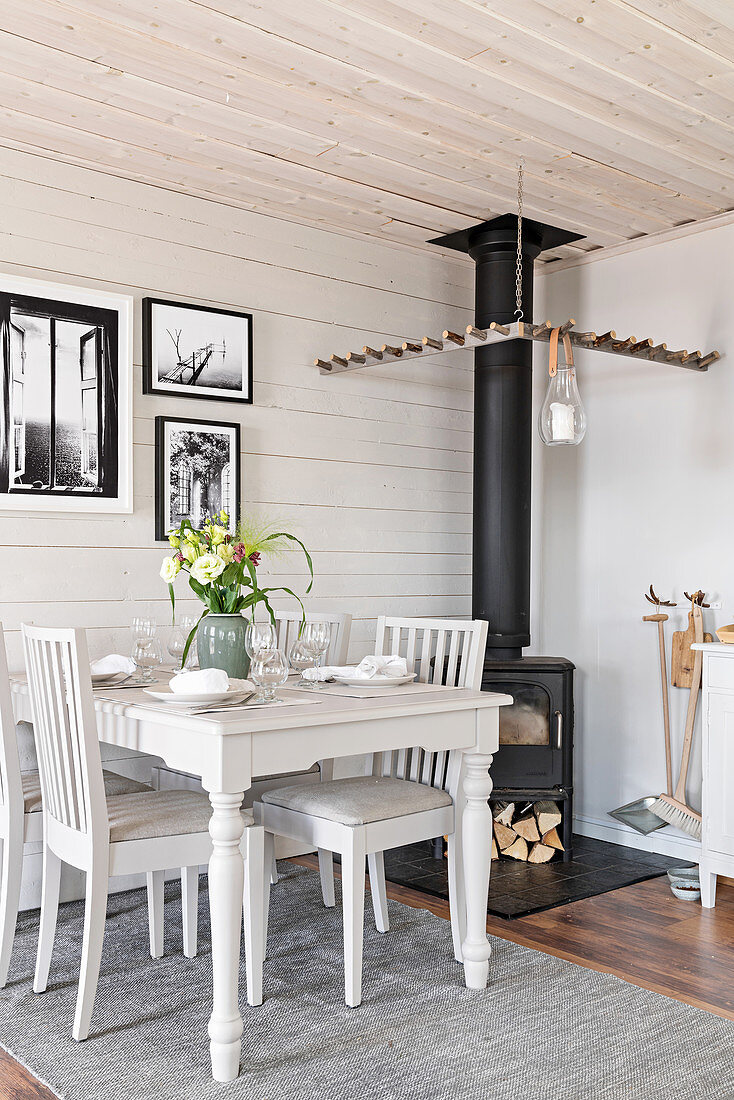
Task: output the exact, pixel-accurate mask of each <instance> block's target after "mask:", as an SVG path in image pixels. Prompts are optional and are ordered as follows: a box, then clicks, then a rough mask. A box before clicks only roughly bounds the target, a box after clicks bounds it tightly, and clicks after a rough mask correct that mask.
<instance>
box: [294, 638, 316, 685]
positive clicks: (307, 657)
mask: <svg viewBox="0 0 734 1100" xmlns="http://www.w3.org/2000/svg"><path fill="white" fill-rule="evenodd" d="M288 660H289V662H290V666H291V668H292V669H294V670H295V671H296V672H300V674H301V679H300V680H298V681H297V683H296V684H295V685H294V687H297V688H312V687H313V686H314V682H313V680H306V679H304V676H303V673H304V672H305V670H306V669H307V668H313V667H314V665H315V664H316V661H317V660H318V653H314V651H313V649H311V647H310V646H309V645H308V643H307V642H306V641H305V640H304V639H303V638H296V640H295V642H294V643H293V645H292V646H291V648H290V651H289V653H288Z"/></svg>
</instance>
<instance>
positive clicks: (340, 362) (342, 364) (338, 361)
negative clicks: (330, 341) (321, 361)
mask: <svg viewBox="0 0 734 1100" xmlns="http://www.w3.org/2000/svg"><path fill="white" fill-rule="evenodd" d="M329 358H330V359H331V361H332V363H336V364H337V365H338V366H340V367H348V366H349V364H348V363H347V361H346V359H342V357H341V355H331V356H329Z"/></svg>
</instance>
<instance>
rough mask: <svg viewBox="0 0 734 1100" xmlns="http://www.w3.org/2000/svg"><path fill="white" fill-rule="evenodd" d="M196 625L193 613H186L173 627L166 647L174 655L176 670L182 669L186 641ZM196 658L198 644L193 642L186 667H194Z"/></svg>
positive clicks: (187, 655)
mask: <svg viewBox="0 0 734 1100" xmlns="http://www.w3.org/2000/svg"><path fill="white" fill-rule="evenodd" d="M195 625H196V619H195V618H194V617H193V616H191V615H185V616H184V617H183V618H182V619H180V620H179V621H178V622H177V623H176V624H175V625H174V626H173V627H172V629H171V633H170V634H169V636H168V643H167V645H166V649H167V650H168V652H169V653H170V655H171V657H173V660H174V663H175V665H176V671H177V672H179V671H180V670H181V668H182V667H183V666H182V661H183V654H184V650H185V648H186V642H187V641H188V637H189V634H190V633H191V631H192V630H193V629H194V626H195ZM195 658H196V646H195V645H194V644H193V642H192V644H191V645H190V647H189V652H188V653H187V654H186V666H185V667H186V668H189V669H190V668H193V667H194V661H195Z"/></svg>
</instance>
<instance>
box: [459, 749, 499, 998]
mask: <svg viewBox="0 0 734 1100" xmlns="http://www.w3.org/2000/svg"><path fill="white" fill-rule="evenodd" d="M491 763H492V757H491V756H488V755H486V754H483V753H466V754H465V770H464V782H463V789H464V796H465V798H466V803H465V805H464V810H463V813H462V817H461V838H462V847H463V860H464V890H465V894H466V938H465V940H464V943H463V944H462V955H463V959H464V977H465V980H466V984H467V986H468V987H469V989H484V988H485V986H486V985H487V980H488V978H489V956H490V954H491V951H492V949H491V947H490V946H489V940H488V939H487V897H488V895H489V868H490V862H491V859H492V813H491V811H490V809H489V804H488V801H487V800H488V798H489V796H490V794H491V792H492V780H491V779H490V777H489V766H490V764H491Z"/></svg>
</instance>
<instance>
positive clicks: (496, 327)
mask: <svg viewBox="0 0 734 1100" xmlns="http://www.w3.org/2000/svg"><path fill="white" fill-rule="evenodd" d="M489 327H490V329H491V331H492V332H499V334H500V336H509V335H510V330H509V329H508V327H507V325H501V324H500V323H499V321H491V322H490V325H489Z"/></svg>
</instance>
